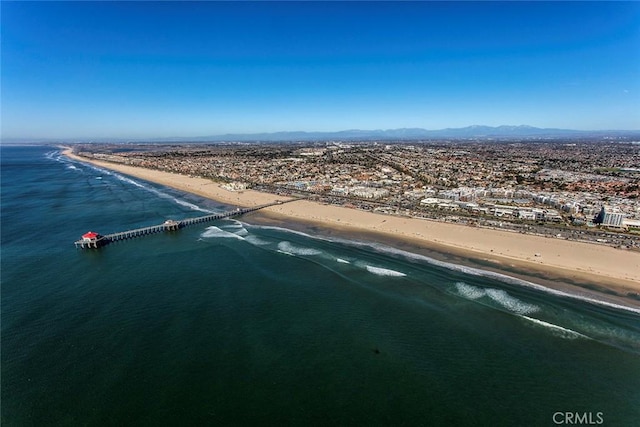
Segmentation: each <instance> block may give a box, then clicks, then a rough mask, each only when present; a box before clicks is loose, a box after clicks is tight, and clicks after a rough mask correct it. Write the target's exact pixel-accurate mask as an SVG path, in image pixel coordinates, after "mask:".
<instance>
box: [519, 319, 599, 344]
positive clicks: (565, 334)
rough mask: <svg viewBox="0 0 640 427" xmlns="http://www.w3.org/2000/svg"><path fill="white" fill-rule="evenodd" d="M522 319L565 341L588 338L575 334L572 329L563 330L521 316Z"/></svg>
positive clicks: (547, 323)
mask: <svg viewBox="0 0 640 427" xmlns="http://www.w3.org/2000/svg"><path fill="white" fill-rule="evenodd" d="M522 318H523V319H526V320H528V321H530V322H532V323H534V324H536V325H538V326H542V327H543V328H546V329H548V330H550V331H551V333H552V334H553V335H555V336H557V337H560V338H566V339H576V338H587V339H590V338H589V337H588V336H586V335H583V334H581V333H580V332H576V331H574V330H572V329H567V328H563V327H562V326H558V325H554V324H553V323H549V322H545V321H543V320H539V319H534V318H533V317H527V316H522Z"/></svg>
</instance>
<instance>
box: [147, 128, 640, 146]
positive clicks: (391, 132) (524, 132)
mask: <svg viewBox="0 0 640 427" xmlns="http://www.w3.org/2000/svg"><path fill="white" fill-rule="evenodd" d="M604 136H640V131H626V130H602V131H581V130H571V129H553V128H537V127H533V126H527V125H520V126H507V125H503V126H496V127H493V126H482V125H473V126H467V127H462V128H446V129H438V130H429V129H423V128H400V129H385V130H383V129H375V130H361V129H350V130H343V131H337V132H304V131H293V132H271V133H246V134H224V135H210V136H200V137H190V138H189V137H169V138H154V139H153V140H154V141H197V142H204V141H215V142H217V141H220V142H221V141H320V140H376V139H379V140H411V139H436V138H450V139H466V138H498V139H501V138H529V137H530V138H581V137H604Z"/></svg>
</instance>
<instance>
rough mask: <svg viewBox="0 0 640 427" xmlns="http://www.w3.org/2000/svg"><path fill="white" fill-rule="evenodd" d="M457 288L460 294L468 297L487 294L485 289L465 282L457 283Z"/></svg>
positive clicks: (473, 297) (478, 296)
mask: <svg viewBox="0 0 640 427" xmlns="http://www.w3.org/2000/svg"><path fill="white" fill-rule="evenodd" d="M456 289H457V290H458V293H459V294H460V295H462V296H463V297H465V298H467V299H478V298H481V297H483V296H485V295H486V292H485V291H484V289H482V288H477V287H475V286H471V285H467V284H466V283H464V282H458V283H456Z"/></svg>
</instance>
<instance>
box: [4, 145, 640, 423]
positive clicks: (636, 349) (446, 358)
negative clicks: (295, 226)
mask: <svg viewBox="0 0 640 427" xmlns="http://www.w3.org/2000/svg"><path fill="white" fill-rule="evenodd" d="M1 208H2V330H1V332H2V359H1V362H2V395H1V397H2V425H3V426H29V425H34V426H40V425H213V424H216V425H230V424H231V425H238V424H242V425H244V424H276V423H277V424H285V425H300V424H309V423H312V424H319V425H326V424H337V425H487V426H495V425H553V416H554V413H556V412H573V413H576V412H577V413H585V412H587V413H593V419H594V420H596V419H597V418H596V413H601V414H602V415H601V416H602V419H603V420H604V423H605V425H621V426H628V425H633V424H636V423H637V421H638V420H640V312H639V311H638V310H635V311H634V310H633V309H631V310H629V309H623V308H621V307H615V306H611V305H603V304H597V303H594V302H593V301H587V300H585V299H583V298H579V297H571V296H567V295H562V294H558V293H552V292H550V291H548V290H546V289H544V288H542V287H539V286H536V285H535V284H532V283H527V282H523V281H521V280H516V279H509V278H507V277H500V276H498V275H495V274H493V273H488V272H483V271H480V270H473V269H470V268H467V267H462V266H456V265H452V264H446V263H442V262H438V261H435V260H432V259H430V258H427V257H424V256H420V255H416V254H411V253H408V252H403V251H400V250H396V249H392V248H390V247H387V246H384V245H380V244H368V243H364V242H357V241H353V240H347V239H344V240H341V239H336V238H331V239H329V238H325V237H321V236H313V235H309V234H304V233H299V232H294V231H291V230H287V229H283V228H276V227H267V226H258V225H252V224H250V223H246V222H244V221H243V220H242V218H239V220H222V221H219V222H217V223H209V224H202V225H199V226H194V227H190V228H186V229H183V230H181V231H179V232H177V233H168V234H158V235H152V236H147V237H144V238H140V239H134V240H130V241H126V242H121V243H114V244H111V245H109V246H107V247H105V248H102V249H101V250H98V251H82V250H76V249H75V248H74V246H73V241H74V240H76V239H78V238H79V236H80V235H81V234H83V233H84V232H86V231H88V230H92V231H97V232H101V233H110V232H115V231H121V230H124V229H129V228H134V227H141V226H147V225H152V224H158V223H161V222H162V221H164V220H165V219H168V218H173V219H180V218H186V217H191V216H198V215H202V214H203V212H218V211H224V210H227V209H228V208H229V207H228V206H224V205H220V204H218V203H215V202H212V201H207V200H204V199H201V198H198V197H196V196H191V195H186V194H183V193H179V192H176V191H173V190H170V189H167V188H164V187H161V186H158V185H155V184H151V183H147V182H143V181H140V180H137V179H130V178H126V177H123V176H121V175H118V174H115V173H113V172H108V171H105V170H100V169H97V168H94V167H91V166H88V165H84V164H80V163H76V162H72V161H69V160H67V159H65V158H63V157H61V156H60V155H59V153H58V151H57V150H56V149H54V148H52V147H2V205H1Z"/></svg>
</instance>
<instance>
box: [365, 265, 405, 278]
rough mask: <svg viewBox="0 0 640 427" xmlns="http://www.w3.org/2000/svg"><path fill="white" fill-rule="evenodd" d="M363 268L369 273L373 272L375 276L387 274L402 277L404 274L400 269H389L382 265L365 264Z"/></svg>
mask: <svg viewBox="0 0 640 427" xmlns="http://www.w3.org/2000/svg"><path fill="white" fill-rule="evenodd" d="M365 268H366V269H367V271H368V272H369V273H373V274H375V275H377V276H388V277H404V276H406V274H404V273H402V272H401V271H396V270H391V269H389V268H382V267H374V266H372V265H365Z"/></svg>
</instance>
